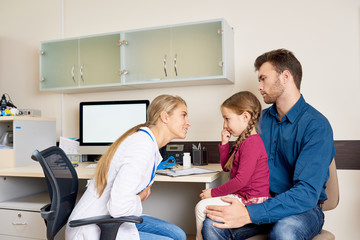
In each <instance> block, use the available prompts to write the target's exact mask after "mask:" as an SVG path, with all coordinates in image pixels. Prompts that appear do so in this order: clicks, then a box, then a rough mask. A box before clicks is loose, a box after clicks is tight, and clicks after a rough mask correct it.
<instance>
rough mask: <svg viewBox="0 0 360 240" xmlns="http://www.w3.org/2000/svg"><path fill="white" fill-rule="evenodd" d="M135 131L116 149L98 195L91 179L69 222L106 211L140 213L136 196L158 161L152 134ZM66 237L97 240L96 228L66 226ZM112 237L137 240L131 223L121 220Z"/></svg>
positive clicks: (106, 212) (109, 212) (156, 147)
mask: <svg viewBox="0 0 360 240" xmlns="http://www.w3.org/2000/svg"><path fill="white" fill-rule="evenodd" d="M143 129H144V130H146V131H147V132H148V133H150V135H151V136H152V138H153V139H154V141H153V140H152V139H151V138H150V136H149V135H148V134H147V133H145V132H142V131H138V132H136V133H134V134H132V135H131V136H129V137H128V138H126V139H125V140H124V141H123V142H122V143H121V144H120V146H119V148H118V149H117V151H116V153H115V155H114V158H113V160H112V161H111V165H110V168H109V172H108V176H107V185H106V188H105V190H104V192H103V194H102V195H101V197H100V198H98V196H99V195H98V193H97V191H96V189H95V184H94V183H95V181H94V179H92V180H90V181H89V183H88V187H87V190H86V191H85V193H84V195H83V196H82V198H81V199H80V201H79V202H78V204H77V205H76V206H75V208H74V210H73V212H72V213H71V215H70V217H69V221H71V220H76V219H81V218H87V217H93V216H100V215H105V214H110V215H111V216H113V217H119V216H127V215H136V216H140V215H141V214H142V205H141V199H140V197H139V196H138V195H137V194H138V193H139V192H141V191H142V190H143V189H144V188H145V187H146V186H147V185H148V184H149V182H150V179H151V174H152V171H153V168H154V164H155V169H156V167H157V165H158V164H159V163H160V162H161V161H162V157H161V155H160V152H159V148H158V146H157V143H156V140H155V137H154V135H153V134H152V132H151V130H150V129H149V128H143ZM65 235H66V237H65V238H66V239H68V240H82V239H84V240H85V239H86V240H98V239H99V238H100V228H99V227H98V226H97V225H95V224H91V225H87V226H82V227H76V228H71V227H69V226H68V225H67V226H66V234H65ZM116 239H134V240H135V239H139V233H138V231H137V229H136V226H135V224H134V223H123V224H122V225H121V226H120V228H119V231H118V234H117V238H116Z"/></svg>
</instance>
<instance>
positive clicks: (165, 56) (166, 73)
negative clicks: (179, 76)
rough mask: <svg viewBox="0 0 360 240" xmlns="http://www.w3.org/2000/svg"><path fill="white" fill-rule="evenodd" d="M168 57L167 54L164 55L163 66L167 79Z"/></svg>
mask: <svg viewBox="0 0 360 240" xmlns="http://www.w3.org/2000/svg"><path fill="white" fill-rule="evenodd" d="M166 57H167V55H166V54H165V55H164V63H163V65H164V73H165V77H167V72H166Z"/></svg>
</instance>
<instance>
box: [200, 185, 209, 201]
mask: <svg viewBox="0 0 360 240" xmlns="http://www.w3.org/2000/svg"><path fill="white" fill-rule="evenodd" d="M200 198H201V199H206V198H211V188H208V189H204V190H202V193H201V194H200Z"/></svg>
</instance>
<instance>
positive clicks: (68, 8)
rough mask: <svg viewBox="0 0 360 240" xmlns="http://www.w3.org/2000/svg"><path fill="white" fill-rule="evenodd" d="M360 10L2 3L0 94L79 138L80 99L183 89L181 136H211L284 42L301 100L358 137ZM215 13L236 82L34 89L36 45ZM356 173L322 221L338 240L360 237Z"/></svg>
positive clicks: (321, 3)
mask: <svg viewBox="0 0 360 240" xmlns="http://www.w3.org/2000/svg"><path fill="white" fill-rule="evenodd" d="M63 3H64V4H63ZM62 7H64V8H62ZM359 7H360V1H359V0H317V1H311V0H302V1H287V0H273V1H266V0H253V1H245V0H224V1H214V0H197V1H193V0H192V1H190V0H182V1H171V0H152V1H147V0H137V1H123V0H103V1H94V0H92V1H91V0H77V1H74V0H72V1H71V0H63V1H61V0H53V1H46V0H34V1H27V0H1V1H0V94H2V93H8V94H9V95H10V96H11V99H12V100H13V102H14V103H15V105H17V106H18V107H19V108H34V109H41V110H42V114H43V116H46V117H55V118H56V119H57V134H58V137H59V136H60V135H61V134H63V135H64V136H66V137H77V136H78V103H79V102H80V101H92V100H112V99H117V100H122V99H149V100H152V99H153V98H154V97H156V96H157V95H159V94H162V93H168V94H174V95H180V96H182V97H183V98H184V99H185V100H186V101H187V103H188V107H189V116H190V121H191V124H192V126H191V129H190V131H189V133H188V137H187V139H186V140H194V141H198V140H209V141H216V140H219V136H220V130H221V126H222V119H221V116H220V113H219V106H220V104H221V103H222V101H223V100H225V99H226V98H227V97H229V96H230V95H231V94H233V93H235V92H237V91H240V90H250V91H253V92H256V93H257V91H256V87H257V78H256V73H255V72H254V69H253V62H254V60H255V58H256V57H257V56H258V55H260V54H262V53H263V52H265V51H268V50H272V49H276V48H288V49H290V50H292V51H293V52H294V53H295V55H296V56H297V57H298V59H299V60H300V61H301V63H302V65H303V70H304V77H303V84H302V92H303V94H304V97H305V99H306V100H307V101H308V102H310V103H311V104H312V105H313V106H314V107H316V108H317V109H318V110H320V111H321V112H322V113H323V114H324V115H325V116H327V117H328V119H329V121H330V123H331V124H332V126H333V130H334V137H335V139H336V140H359V139H360V125H359V124H358V123H359V122H360V109H359V106H360V94H359V92H360V76H359V64H360V61H359V53H360V49H359V28H360V26H359ZM62 9H63V11H62ZM213 18H225V19H226V20H227V21H228V23H229V24H230V25H231V26H232V27H234V33H235V76H236V83H235V84H234V85H230V86H229V85H224V86H201V87H191V88H190V87H183V88H163V89H151V90H138V91H119V92H106V93H103V92H97V93H83V94H65V95H62V94H60V93H47V92H40V91H39V63H38V62H39V61H38V60H39V56H38V50H39V49H38V47H39V43H40V41H45V40H52V39H60V38H61V37H63V36H64V37H74V36H81V35H90V34H97V33H105V32H113V31H119V30H126V29H136V28H144V27H154V26H161V25H169V24H176V23H183V22H193V21H198V20H206V19H213ZM257 96H259V97H260V95H259V94H258V93H257ZM62 103H63V104H62ZM62 106H63V107H64V111H62ZM264 107H265V105H264ZM62 116H63V117H62ZM62 119H64V121H62ZM359 178H360V172H359V171H346V170H341V171H339V181H340V187H341V202H340V206H339V207H338V208H337V209H336V210H334V211H332V212H329V213H327V222H326V228H327V229H329V230H331V231H333V232H334V233H335V234H336V236H337V238H339V239H355V236H356V235H358V234H360V229H359V227H358V226H359V224H360V219H359V217H358V214H357V213H358V212H359V211H356V210H359V207H358V205H357V203H358V202H359V200H360V194H359V193H358V192H357V191H354V190H355V189H357V188H358V186H357V185H358V183H359ZM335 222H336V224H335Z"/></svg>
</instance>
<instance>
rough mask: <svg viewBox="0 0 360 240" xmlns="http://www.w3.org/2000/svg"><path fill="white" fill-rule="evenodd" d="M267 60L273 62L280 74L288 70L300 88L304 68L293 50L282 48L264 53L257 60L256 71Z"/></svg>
mask: <svg viewBox="0 0 360 240" xmlns="http://www.w3.org/2000/svg"><path fill="white" fill-rule="evenodd" d="M265 62H269V63H271V64H272V65H273V66H274V68H275V71H276V72H277V73H279V74H281V73H282V72H283V71H285V70H288V71H289V72H290V73H291V75H292V76H293V78H294V81H295V85H296V87H297V88H298V89H299V90H300V85H301V78H302V68H301V64H300V62H299V60H297V58H296V57H295V55H294V54H293V53H292V52H291V51H289V50H286V49H283V48H282V49H277V50H273V51H270V52H266V53H264V54H262V55H261V56H259V57H258V58H257V59H256V60H255V63H254V66H255V71H259V69H260V67H261V66H262V65H263V64H264V63H265Z"/></svg>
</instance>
